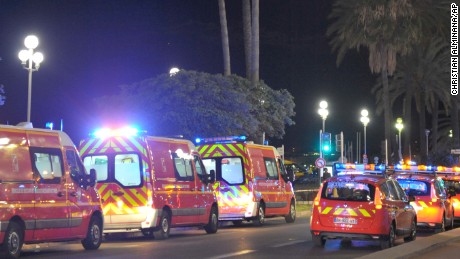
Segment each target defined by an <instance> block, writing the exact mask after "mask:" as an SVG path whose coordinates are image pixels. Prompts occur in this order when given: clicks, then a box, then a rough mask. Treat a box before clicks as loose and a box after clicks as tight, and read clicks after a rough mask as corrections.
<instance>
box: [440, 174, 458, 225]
mask: <svg viewBox="0 0 460 259" xmlns="http://www.w3.org/2000/svg"><path fill="white" fill-rule="evenodd" d="M436 169H437V170H436V173H437V174H438V176H440V177H441V178H442V179H443V180H444V185H445V186H446V188H447V192H448V193H450V194H451V195H452V197H451V199H452V204H453V206H454V220H456V221H460V167H458V166H456V167H452V168H448V167H441V166H438V167H437V168H436Z"/></svg>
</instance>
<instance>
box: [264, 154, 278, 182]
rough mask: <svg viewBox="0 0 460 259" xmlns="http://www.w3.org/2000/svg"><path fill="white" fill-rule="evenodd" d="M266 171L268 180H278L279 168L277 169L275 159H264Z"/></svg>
mask: <svg viewBox="0 0 460 259" xmlns="http://www.w3.org/2000/svg"><path fill="white" fill-rule="evenodd" d="M264 162H265V170H266V171H267V178H268V179H273V180H278V179H279V177H278V167H276V161H275V159H274V158H266V157H265V158H264Z"/></svg>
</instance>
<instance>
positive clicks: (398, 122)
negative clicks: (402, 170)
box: [395, 118, 404, 161]
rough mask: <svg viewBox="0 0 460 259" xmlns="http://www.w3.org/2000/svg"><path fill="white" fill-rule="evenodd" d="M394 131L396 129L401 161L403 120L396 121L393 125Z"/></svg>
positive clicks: (400, 159)
mask: <svg viewBox="0 0 460 259" xmlns="http://www.w3.org/2000/svg"><path fill="white" fill-rule="evenodd" d="M395 127H396V129H398V133H399V134H398V144H399V152H398V153H399V161H402V153H401V130H402V129H403V128H404V125H403V120H402V119H401V118H397V119H396V124H395Z"/></svg>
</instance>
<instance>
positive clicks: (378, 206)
mask: <svg viewBox="0 0 460 259" xmlns="http://www.w3.org/2000/svg"><path fill="white" fill-rule="evenodd" d="M374 204H375V209H377V210H380V209H382V196H381V192H380V189H379V187H376V188H375V197H374Z"/></svg>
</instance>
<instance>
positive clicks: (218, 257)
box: [209, 250, 255, 259]
mask: <svg viewBox="0 0 460 259" xmlns="http://www.w3.org/2000/svg"><path fill="white" fill-rule="evenodd" d="M252 252H255V250H243V251H240V252H236V253H229V254H223V255H218V256H213V257H209V259H221V258H228V257H233V256H237V255H244V254H250V253H252Z"/></svg>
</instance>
